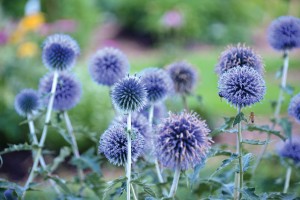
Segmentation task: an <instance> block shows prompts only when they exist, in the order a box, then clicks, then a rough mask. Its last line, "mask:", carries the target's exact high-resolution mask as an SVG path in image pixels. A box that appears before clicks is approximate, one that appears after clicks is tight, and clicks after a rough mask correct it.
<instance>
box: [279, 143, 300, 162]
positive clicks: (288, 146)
mask: <svg viewBox="0 0 300 200" xmlns="http://www.w3.org/2000/svg"><path fill="white" fill-rule="evenodd" d="M279 155H280V156H282V157H284V158H290V159H292V160H293V161H294V162H295V163H299V162H300V140H299V138H295V139H294V138H293V140H292V141H290V140H288V141H286V142H285V143H284V144H283V145H281V148H280V149H279Z"/></svg>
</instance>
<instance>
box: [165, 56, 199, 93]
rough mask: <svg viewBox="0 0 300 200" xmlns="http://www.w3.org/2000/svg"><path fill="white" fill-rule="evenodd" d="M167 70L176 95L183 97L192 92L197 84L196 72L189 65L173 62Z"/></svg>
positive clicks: (183, 62) (182, 62)
mask: <svg viewBox="0 0 300 200" xmlns="http://www.w3.org/2000/svg"><path fill="white" fill-rule="evenodd" d="M167 70H168V72H169V74H170V77H171V79H172V80H173V84H174V89H175V92H176V93H179V94H181V95H185V94H190V93H191V92H192V90H193V88H194V87H195V85H196V82H197V71H196V70H195V69H194V68H193V66H192V65H191V64H189V63H188V62H185V61H180V62H175V63H172V64H171V65H169V66H167Z"/></svg>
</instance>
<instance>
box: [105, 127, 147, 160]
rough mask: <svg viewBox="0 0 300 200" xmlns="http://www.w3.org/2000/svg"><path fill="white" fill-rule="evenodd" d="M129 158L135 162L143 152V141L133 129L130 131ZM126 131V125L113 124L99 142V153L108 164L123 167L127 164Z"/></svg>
mask: <svg viewBox="0 0 300 200" xmlns="http://www.w3.org/2000/svg"><path fill="white" fill-rule="evenodd" d="M131 132H132V134H133V135H134V137H132V139H131V140H132V144H131V158H132V161H133V162H135V161H136V160H137V158H138V157H139V156H141V155H142V154H143V152H144V146H145V139H144V137H143V136H142V135H141V134H140V133H139V131H138V130H137V129H135V128H133V129H132V130H131ZM127 145H128V141H127V129H126V123H115V124H113V125H112V126H110V127H109V128H108V129H107V130H106V131H105V132H104V133H103V134H102V135H101V138H100V142H99V153H103V154H104V155H105V157H106V158H107V159H108V160H109V162H110V163H112V164H114V165H118V166H120V165H122V166H124V165H125V164H126V163H127Z"/></svg>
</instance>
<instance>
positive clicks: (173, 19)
mask: <svg viewBox="0 0 300 200" xmlns="http://www.w3.org/2000/svg"><path fill="white" fill-rule="evenodd" d="M183 22H184V18H183V15H182V13H181V12H180V11H178V10H170V11H167V12H166V13H165V14H164V15H163V16H162V18H161V23H162V25H164V26H165V27H167V28H180V27H182V25H183Z"/></svg>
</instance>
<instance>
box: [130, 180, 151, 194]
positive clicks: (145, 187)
mask: <svg viewBox="0 0 300 200" xmlns="http://www.w3.org/2000/svg"><path fill="white" fill-rule="evenodd" d="M131 184H133V185H138V186H140V187H142V188H143V190H144V192H145V193H147V194H149V195H150V196H152V197H156V194H155V192H154V191H153V190H152V189H151V188H150V186H149V185H148V184H147V183H146V182H143V181H141V180H140V179H133V180H132V181H131Z"/></svg>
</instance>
